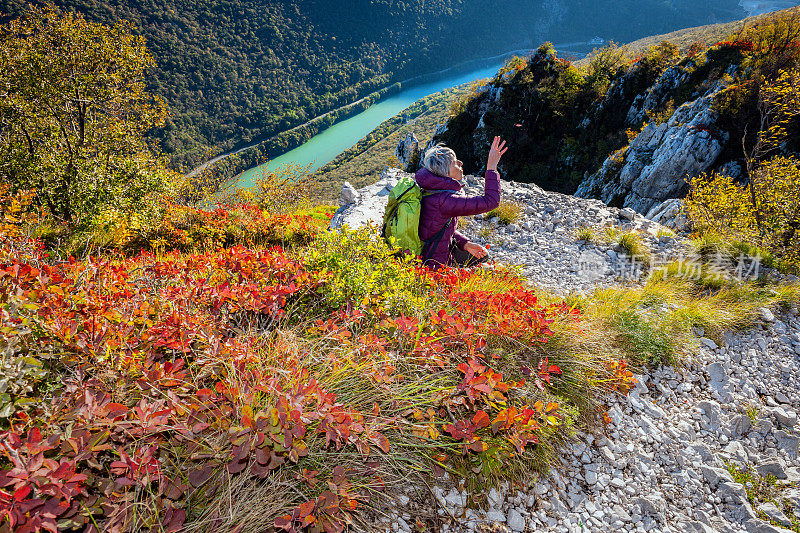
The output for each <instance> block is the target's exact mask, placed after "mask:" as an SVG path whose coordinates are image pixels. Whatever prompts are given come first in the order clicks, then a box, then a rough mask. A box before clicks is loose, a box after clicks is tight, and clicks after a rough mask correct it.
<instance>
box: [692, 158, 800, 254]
mask: <svg viewBox="0 0 800 533" xmlns="http://www.w3.org/2000/svg"><path fill="white" fill-rule="evenodd" d="M685 204H686V211H687V213H688V215H689V217H690V218H691V220H692V223H693V224H694V226H695V228H696V230H697V232H698V233H700V234H708V233H710V234H715V235H718V236H720V237H722V238H724V239H726V240H735V241H742V242H745V243H749V244H752V245H755V246H758V247H760V248H764V249H765V250H767V251H769V252H771V253H773V254H775V255H776V256H777V257H778V258H779V259H781V260H782V262H783V263H784V265H785V266H786V267H787V268H789V269H797V268H800V162H798V161H797V160H796V159H793V158H788V157H774V158H772V159H770V160H768V161H765V162H764V163H762V164H761V165H760V166H759V167H758V168H757V169H756V172H755V175H754V176H753V178H752V180H751V183H750V184H749V185H740V184H737V183H735V182H734V181H733V180H732V179H731V178H730V177H729V176H725V175H721V174H717V173H714V174H710V175H708V174H703V175H701V176H698V177H696V178H694V179H692V180H691V192H690V194H689V196H688V197H687V198H686V202H685Z"/></svg>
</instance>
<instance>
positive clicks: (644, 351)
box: [571, 264, 800, 366]
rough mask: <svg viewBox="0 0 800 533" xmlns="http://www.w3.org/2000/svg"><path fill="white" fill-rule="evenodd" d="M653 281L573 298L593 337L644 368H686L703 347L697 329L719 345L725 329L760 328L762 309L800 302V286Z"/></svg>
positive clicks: (673, 274)
mask: <svg viewBox="0 0 800 533" xmlns="http://www.w3.org/2000/svg"><path fill="white" fill-rule="evenodd" d="M676 265H677V264H671V265H668V266H667V267H666V271H667V275H666V276H664V275H658V276H653V277H651V278H649V279H648V281H647V282H646V283H645V285H644V286H642V287H638V288H629V287H626V288H606V289H600V290H597V291H596V292H594V293H593V294H591V295H589V296H584V297H573V298H574V300H572V301H571V303H572V305H574V306H576V307H577V308H578V309H580V311H581V312H582V313H583V314H584V315H585V317H586V319H587V321H588V324H589V325H588V327H585V328H584V333H585V334H587V335H595V334H596V335H599V336H600V337H601V341H602V342H601V343H600V344H601V346H598V349H602V350H618V351H620V352H621V353H622V354H623V355H624V356H625V357H626V358H627V359H628V360H629V361H631V362H632V363H636V364H639V365H643V366H644V365H653V364H680V363H681V362H682V361H683V360H684V358H685V356H688V355H689V354H690V353H691V352H692V350H693V348H694V347H695V346H696V345H697V339H696V338H695V336H694V334H693V332H692V328H693V327H702V328H703V329H704V330H705V331H706V335H707V336H710V337H712V338H716V339H717V340H721V339H720V336H721V333H722V332H723V331H724V330H730V329H742V328H746V327H748V326H750V325H752V324H753V323H755V321H756V319H757V317H758V308H759V307H770V308H780V307H789V306H791V305H796V304H797V302H798V301H800V285H798V284H792V285H781V286H764V285H762V284H760V283H758V282H756V281H750V282H744V283H742V282H738V281H736V280H727V279H723V280H721V281H719V282H718V283H717V285H716V287H715V288H713V289H712V288H710V287H709V283H708V282H707V280H703V279H687V278H685V277H683V276H680V275H677V274H678V273H679V269H678V268H677V267H676Z"/></svg>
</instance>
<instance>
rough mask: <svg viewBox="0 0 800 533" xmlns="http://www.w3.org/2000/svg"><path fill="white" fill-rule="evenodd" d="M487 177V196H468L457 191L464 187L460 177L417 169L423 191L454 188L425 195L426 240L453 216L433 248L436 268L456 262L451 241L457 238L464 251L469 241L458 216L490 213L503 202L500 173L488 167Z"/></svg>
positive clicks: (431, 257) (423, 233) (431, 259)
mask: <svg viewBox="0 0 800 533" xmlns="http://www.w3.org/2000/svg"><path fill="white" fill-rule="evenodd" d="M485 178H486V191H485V193H484V195H483V196H469V197H467V196H460V195H458V194H456V193H458V191H460V190H461V183H459V182H457V181H456V180H454V179H452V178H445V177H442V176H437V175H436V174H434V173H433V172H431V171H430V170H428V169H427V168H422V169H420V170H418V171H417V174H416V175H415V176H414V179H415V180H416V181H417V184H418V185H419V186H420V187H421V188H422V189H423V191H426V192H430V191H452V192H441V193H439V194H431V195H430V196H424V197H423V198H422V212H421V213H420V218H419V238H420V239H422V241H423V242H424V241H426V240H428V239H431V238H432V237H435V236H436V234H437V233H439V231H440V230H441V229H442V227H443V226H444V225H445V224H446V223H447V220H448V219H450V218H452V219H453V220H452V221H451V222H450V224H449V225H448V227H447V229H446V230H445V231H444V234H443V235H442V240H441V241H439V245H438V246H437V247H436V249H435V250H433V251H432V252H431V251H429V254H428V257H429V260H428V264H431V263H433V265H432V266H434V267H437V266H438V264H441V265H449V264H452V258H451V257H450V240H451V239H454V240H455V243H456V246H458V247H459V248H460V249H462V250H463V249H464V245H465V244H466V243H468V242H469V239H467V238H466V237H464V236H463V235H462V234H461V233H459V232H457V231H456V227H458V217H460V216H469V215H478V214H480V213H486V212H489V211H491V210H492V209H494V208H496V207H497V206H498V205H500V176H499V175H498V174H497V172H495V171H493V170H487V171H486V176H485ZM433 244H435V243H431V246H432V245H433ZM423 253H424V252H423ZM437 263H438V264H437Z"/></svg>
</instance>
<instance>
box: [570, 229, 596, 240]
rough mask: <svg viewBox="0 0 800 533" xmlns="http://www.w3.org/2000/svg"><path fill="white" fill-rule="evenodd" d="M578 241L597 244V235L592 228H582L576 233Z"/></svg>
mask: <svg viewBox="0 0 800 533" xmlns="http://www.w3.org/2000/svg"><path fill="white" fill-rule="evenodd" d="M575 240H576V241H586V242H596V241H597V233H596V232H595V230H594V228H592V227H591V226H581V227H580V228H578V229H577V231H576V232H575Z"/></svg>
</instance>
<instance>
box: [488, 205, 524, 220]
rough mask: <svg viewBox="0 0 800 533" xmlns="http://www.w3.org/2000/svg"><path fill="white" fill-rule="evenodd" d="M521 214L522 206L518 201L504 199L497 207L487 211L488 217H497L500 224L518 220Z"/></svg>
mask: <svg viewBox="0 0 800 533" xmlns="http://www.w3.org/2000/svg"><path fill="white" fill-rule="evenodd" d="M521 215H522V207H521V206H520V205H519V204H518V203H516V202H509V201H507V200H503V201H501V202H500V205H499V206H497V208H495V209H492V210H491V211H489V212H488V213H486V219H487V220H489V219H492V218H494V217H497V218H498V222H499V223H500V224H505V225H508V224H513V223H515V222H517V221H518V220H519V219H520V216H521Z"/></svg>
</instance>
